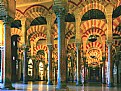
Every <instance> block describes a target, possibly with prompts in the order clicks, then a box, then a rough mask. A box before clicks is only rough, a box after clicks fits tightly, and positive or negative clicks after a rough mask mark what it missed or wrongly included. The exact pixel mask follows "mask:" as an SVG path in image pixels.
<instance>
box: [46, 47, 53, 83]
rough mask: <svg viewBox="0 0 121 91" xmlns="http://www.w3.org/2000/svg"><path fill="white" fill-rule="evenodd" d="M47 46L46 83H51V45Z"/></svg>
mask: <svg viewBox="0 0 121 91" xmlns="http://www.w3.org/2000/svg"><path fill="white" fill-rule="evenodd" d="M47 46H48V85H52V84H53V83H52V74H53V71H52V45H47Z"/></svg>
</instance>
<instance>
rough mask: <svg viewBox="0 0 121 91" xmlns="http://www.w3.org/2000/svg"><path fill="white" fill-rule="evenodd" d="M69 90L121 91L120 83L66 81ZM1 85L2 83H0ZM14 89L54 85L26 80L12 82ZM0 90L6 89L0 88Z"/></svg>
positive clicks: (51, 90)
mask: <svg viewBox="0 0 121 91" xmlns="http://www.w3.org/2000/svg"><path fill="white" fill-rule="evenodd" d="M67 86H68V88H69V91H121V85H118V86H115V87H111V88H109V87H107V86H106V85H102V84H100V83H90V84H86V85H82V86H75V83H68V85H67ZM0 87H2V84H0ZM13 87H15V90H11V91H55V88H56V85H50V86H48V85H47V84H46V83H45V82H42V81H38V82H28V84H22V83H14V84H13ZM0 91H8V90H1V89H0Z"/></svg>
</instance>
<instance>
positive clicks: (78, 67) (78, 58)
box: [76, 43, 81, 86]
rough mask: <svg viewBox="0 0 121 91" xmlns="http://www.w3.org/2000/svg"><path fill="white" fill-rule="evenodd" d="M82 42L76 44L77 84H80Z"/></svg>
mask: <svg viewBox="0 0 121 91" xmlns="http://www.w3.org/2000/svg"><path fill="white" fill-rule="evenodd" d="M79 48H80V43H77V44H76V52H77V82H76V85H77V86H78V85H79V84H80V82H81V81H80V68H81V67H80V49H79Z"/></svg>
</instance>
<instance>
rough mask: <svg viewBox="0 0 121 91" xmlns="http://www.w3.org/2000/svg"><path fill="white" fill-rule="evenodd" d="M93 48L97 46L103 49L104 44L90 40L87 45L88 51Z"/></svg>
mask: <svg viewBox="0 0 121 91" xmlns="http://www.w3.org/2000/svg"><path fill="white" fill-rule="evenodd" d="M92 48H97V49H100V50H102V44H101V43H99V42H90V43H88V45H86V51H88V50H90V49H92Z"/></svg>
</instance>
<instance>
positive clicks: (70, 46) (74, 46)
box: [67, 43, 76, 50]
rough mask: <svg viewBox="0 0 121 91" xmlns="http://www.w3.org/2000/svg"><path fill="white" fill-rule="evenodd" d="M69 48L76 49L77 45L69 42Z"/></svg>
mask: <svg viewBox="0 0 121 91" xmlns="http://www.w3.org/2000/svg"><path fill="white" fill-rule="evenodd" d="M67 49H68V50H71V49H74V50H76V45H75V43H71V44H68V46H67Z"/></svg>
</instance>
